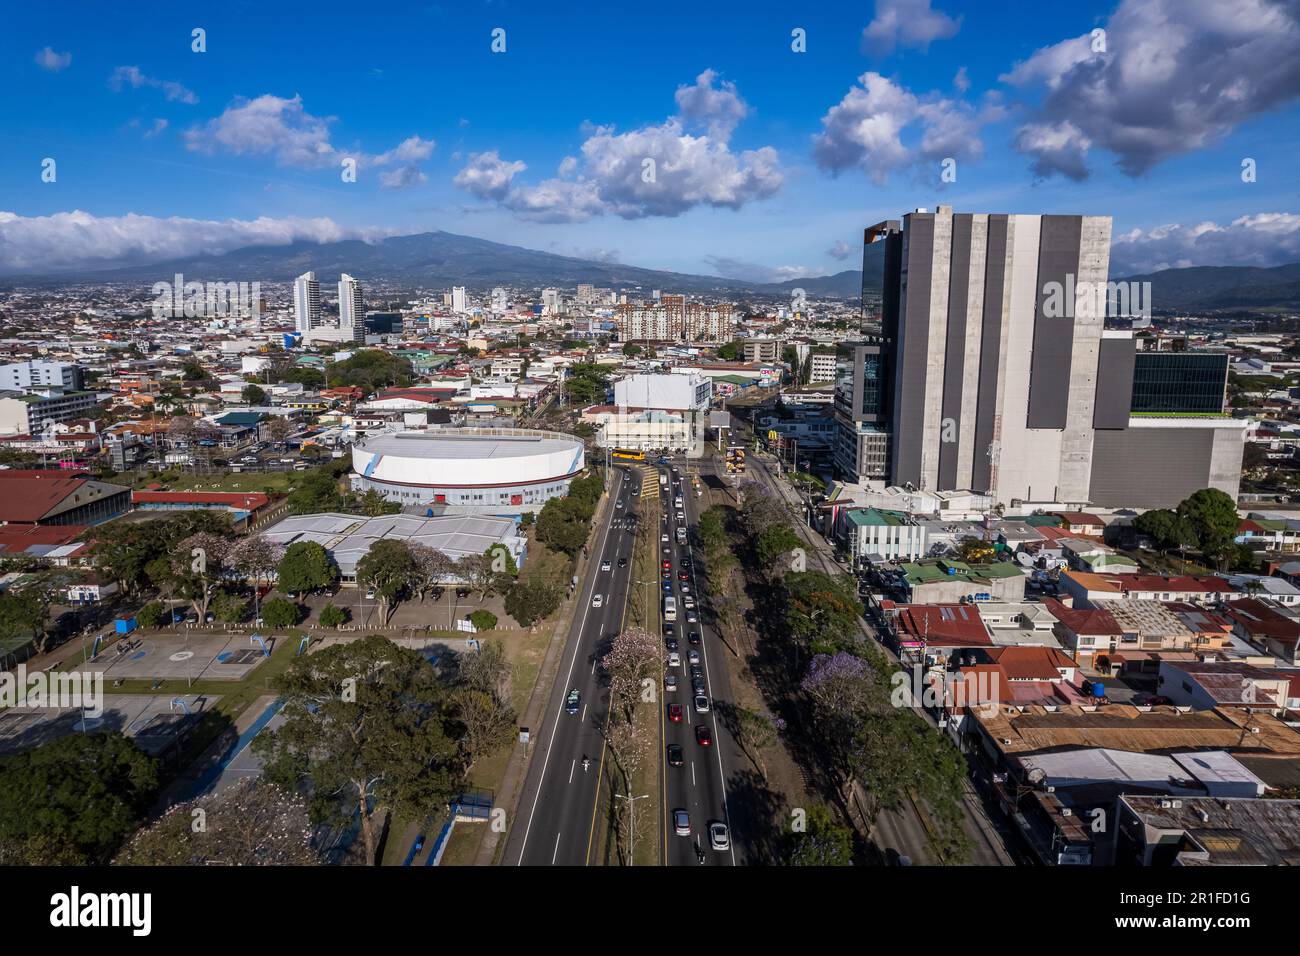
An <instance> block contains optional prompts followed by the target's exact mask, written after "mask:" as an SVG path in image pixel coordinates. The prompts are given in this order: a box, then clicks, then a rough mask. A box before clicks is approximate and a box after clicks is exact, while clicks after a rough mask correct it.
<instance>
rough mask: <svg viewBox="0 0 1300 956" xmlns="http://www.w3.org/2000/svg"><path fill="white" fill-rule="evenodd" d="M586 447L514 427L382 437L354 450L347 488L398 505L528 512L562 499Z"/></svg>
mask: <svg viewBox="0 0 1300 956" xmlns="http://www.w3.org/2000/svg"><path fill="white" fill-rule="evenodd" d="M584 456H585V446H584V445H583V443H582V441H581V440H579V439H577V438H575V437H573V436H572V435H565V434H563V433H561V432H546V431H532V430H527V429H514V428H443V429H429V430H427V431H384V432H378V433H375V434H373V435H368V436H366V437H364V438H361V439H358V440H357V441H356V442H355V443H354V444H353V445H352V470H353V472H354V475H353V487H354V488H356V489H358V490H361V491H365V490H368V489H371V488H373V489H375V490H377V491H379V492H381V493H382V494H383V495H384V496H385V497H386V498H388V499H389V500H391V501H395V502H398V503H399V504H402V505H445V506H447V507H448V508H449V509H452V510H457V511H460V510H468V511H490V512H501V511H506V512H512V511H532V510H536V509H539V508H541V506H542V505H543V504H544V503H545V502H546V501H547V500H549V499H550V498H555V497H560V496H562V495H565V494H567V493H568V489H569V482H570V481H572V480H573V479H574V478H576V477H578V476H579V475H580V474H581V473H582V470H583V467H584Z"/></svg>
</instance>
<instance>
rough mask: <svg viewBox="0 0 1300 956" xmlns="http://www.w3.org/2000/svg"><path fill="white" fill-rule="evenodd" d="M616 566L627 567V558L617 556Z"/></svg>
mask: <svg viewBox="0 0 1300 956" xmlns="http://www.w3.org/2000/svg"><path fill="white" fill-rule="evenodd" d="M618 566H619V567H620V568H625V567H627V558H619V559H618Z"/></svg>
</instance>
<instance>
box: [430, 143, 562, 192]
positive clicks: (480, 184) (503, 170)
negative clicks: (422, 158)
mask: <svg viewBox="0 0 1300 956" xmlns="http://www.w3.org/2000/svg"><path fill="white" fill-rule="evenodd" d="M572 159H573V157H571V156H570V157H567V158H566V159H565V160H564V162H563V163H561V164H560V170H561V174H564V170H565V164H566V163H568V162H569V161H570V160H572ZM574 162H576V160H574ZM527 168H528V166H527V164H525V163H521V162H517V161H516V162H512V163H508V162H506V161H505V160H503V159H502V158H501V156H500V154H499V153H498V152H497V151H496V150H495V149H493V150H489V151H488V152H485V153H470V154H469V162H468V163H466V164H465V167H464V168H463V169H462V170H461V171H460V172H458V173H457V174H456V176H455V178H453V179H452V182H453V183H455V184H456V186H457V187H459V188H460V189H463V190H465V191H466V192H468V193H470V194H471V195H474V196H477V197H478V198H479V199H504V198H505V196H506V194H507V193H508V192H510V184H511V183H512V182H513V181H514V178H515V175H516V174H517V173H522V172H523V171H524V170H525V169H527Z"/></svg>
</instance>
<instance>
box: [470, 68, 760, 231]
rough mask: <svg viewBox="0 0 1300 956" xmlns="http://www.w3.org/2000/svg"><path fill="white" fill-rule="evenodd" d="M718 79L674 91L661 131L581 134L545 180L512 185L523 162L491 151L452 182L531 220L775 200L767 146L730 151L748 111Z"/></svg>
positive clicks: (709, 73)
mask: <svg viewBox="0 0 1300 956" xmlns="http://www.w3.org/2000/svg"><path fill="white" fill-rule="evenodd" d="M717 79H718V78H717V74H716V73H715V72H714V71H713V70H705V71H704V72H703V73H701V74H700V75H699V76H698V77H697V78H696V81H695V83H694V84H693V85H684V86H681V87H678V89H677V93H676V102H677V106H678V110H679V115H677V116H673V117H671V118H669V119H667V120H665V121H664V122H662V123H660V124H656V125H649V126H643V127H640V128H638V129H634V130H629V131H627V132H623V133H620V132H617V131H616V130H615V128H614V127H612V126H589V127H587V128H585V129H584V133H585V135H586V137H587V138H586V139H585V140H584V141H583V143H582V147H581V149H580V151H579V153H580V155H578V156H566V157H565V158H564V160H563V161H562V162H561V163H560V165H559V170H558V173H557V175H556V176H554V177H552V178H550V179H545V180H542V181H541V182H539V183H536V184H528V183H523V182H520V181H519V179H518V175H519V174H520V173H522V172H523V171H524V170H525V169H527V168H528V167H527V166H526V164H524V163H523V162H521V161H518V160H513V161H507V160H503V159H501V157H500V155H499V154H498V152H497V151H496V150H492V151H490V152H483V153H475V154H472V155H471V156H470V159H469V162H468V163H467V164H466V165H465V167H464V168H463V169H461V171H460V172H459V173H457V174H456V177H455V180H454V182H455V184H456V185H457V186H459V187H460V188H461V189H464V190H465V191H467V192H469V193H471V194H472V195H474V196H476V197H478V198H479V199H484V200H491V201H493V202H496V203H498V204H500V205H501V206H502V207H504V208H506V209H509V210H510V211H511V212H513V213H514V214H515V215H516V216H518V217H519V218H521V219H528V220H532V221H535V222H583V221H586V220H588V219H591V218H593V217H595V216H603V215H614V216H620V217H622V218H624V219H641V218H645V217H648V216H666V217H671V216H679V215H681V214H682V213H684V212H686V211H688V210H690V209H693V208H695V207H697V206H712V207H715V208H727V209H739V208H740V207H741V206H743V205H745V204H746V203H749V202H752V201H754V200H757V199H764V198H766V197H768V196H771V195H772V194H773V193H775V192H776V191H777V190H778V189H779V188H780V186H781V183H782V181H783V179H784V173H783V171H782V169H781V165H780V159H779V157H778V155H777V152H776V150H775V149H773V148H772V147H770V146H764V147H761V148H759V149H753V150H744V151H741V152H735V151H733V150H732V149H731V147H730V139H731V133H732V132H733V130H734V129H735V126H736V124H737V123H738V122H740V120H741V119H743V118H744V117H745V116H747V115H748V113H749V107H748V106H746V105H745V103H744V101H743V100H741V98H740V96H739V94H738V93H737V92H736V88H735V86H734V84H731V83H727V82H723V83H721V84H720V85H719V84H718V83H717ZM695 129H698V130H701V131H702V132H692V130H695Z"/></svg>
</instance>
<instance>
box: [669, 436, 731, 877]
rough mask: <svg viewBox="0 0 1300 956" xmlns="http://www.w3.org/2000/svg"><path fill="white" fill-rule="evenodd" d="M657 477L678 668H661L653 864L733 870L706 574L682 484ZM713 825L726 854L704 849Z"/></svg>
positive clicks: (720, 691)
mask: <svg viewBox="0 0 1300 956" xmlns="http://www.w3.org/2000/svg"><path fill="white" fill-rule="evenodd" d="M675 464H676V466H677V467H678V468H683V466H684V465H685V464H686V462H685V461H683V460H678V461H676V462H675ZM692 464H694V462H692ZM661 473H667V474H669V477H670V479H671V481H670V484H669V485H668V487H667V488H665V489H664V492H663V494H662V496H661V498H660V505H661V511H662V512H663V514H665V515H667V516H668V520H667V521H665V522H663V523H661V525H660V527H661V529H663V530H664V531H665V532H666V533H667V534H668V536H669V538H670V539H671V540H670V542H669V544H667V545H665V544H664V543H663V542H662V540H661V542H660V545H659V548H660V566H661V567H662V563H663V561H664V560H669V561H671V562H672V567H671V569H670V570H671V572H672V578H671V582H672V587H673V591H672V593H673V595H674V596H675V597H676V600H677V621H676V622H675V630H676V636H677V639H678V652H679V654H680V656H681V664H680V666H678V667H673V668H669V671H671V672H672V673H675V674H676V676H677V680H678V687H677V690H676V691H673V692H671V693H668V692H665V693H664V694H663V699H664V705H663V707H661V708H660V724H661V733H662V741H663V747H662V749H661V754H660V757H661V759H660V763H661V766H662V768H663V795H662V800H661V803H662V807H663V815H664V819H663V822H662V824H661V831H660V832H661V833H662V834H663V840H662V848H661V852H662V856H661V858H660V859H661V862H663V863H664V864H665V865H668V866H697V865H699V860H698V857H697V847H698V848H700V849H702V850H703V852H704V864H705V865H707V866H735V865H736V862H737V858H738V856H742V854H740V852H739V851H738V849H737V840H736V836H735V834H734V833H732V832H731V831H732V826H731V818H730V812H729V808H728V806H727V789H726V779H727V776H726V770H725V766H724V765H730V766H732V767H734V766H735V765H736V762H737V761H738V760H739V759H740V756H741V754H740V748H739V747H738V746H737V745H736V743H735V741H734V740H733V739H732V736H731V734H730V733H729V732H728V730H727V728H726V726H725V725H724V724H723V723H722V722H721V721H719V720H718V711H717V707H716V705H717V704H718V702H719V701H721V702H723V703H724V704H725V703H726V702H728V701H730V700H731V699H732V697H731V682H730V676H729V674H728V672H727V667H726V663H725V662H724V661H723V660H722V657H721V655H722V654H723V653H725V651H724V650H723V647H722V644H721V642H720V640H719V639H718V636H717V634H716V633H715V632H714V630H713V628H712V627H710V626H709V624H708V623H707V622H708V621H709V620H711V619H712V616H711V613H710V609H709V600H708V597H707V592H708V578H707V568H704V567H703V566H702V555H701V553H700V550H699V549H698V548H697V547H695V545H696V544H697V542H698V536H697V535H698V532H697V525H698V522H699V513H698V503H697V502H696V499H695V496H694V494H693V493H692V492H691V487H690V479H689V477H688V476H686V475H684V474H677V475H674V474H672V473H671V471H670V469H669V468H667V467H661ZM678 494H680V495H681V497H682V508H681V509H678V508H677V507H676V506H675V505H674V503H673V502H674V499H675V497H676V496H677V495H678ZM679 510H680V511H681V513H682V514H683V515H684V517H685V522H681V521H678V519H677V513H678V511H679ZM683 523H684V524H685V525H686V527H687V529H688V530H687V543H686V544H684V545H680V544H678V543H677V538H676V529H677V528H678V527H679V526H680V525H682V524H683ZM665 547H667V548H668V549H669V551H670V553H669V554H664V553H663V549H664V548H665ZM684 558H690V559H691V562H692V563H691V567H690V568H689V569H687V570H686V574H687V580H686V581H685V582H683V581H682V580H681V579H680V577H679V575H680V574H681V572H682V570H683V568H682V560H683V559H684ZM683 585H689V587H690V592H689V594H690V596H692V597H694V598H695V600H696V602H697V603H698V605H699V607H698V608H697V610H696V616H697V617H699V618H700V620H699V621H697V622H695V623H691V622H688V621H687V619H686V616H687V609H686V608H685V606H684V601H685V599H686V597H687V592H686V591H685V590H684V588H683ZM665 594H666V592H665V591H663V589H662V586H661V588H660V597H661V599H662V597H663V596H664V595H665ZM692 632H697V633H699V635H700V643H699V644H698V645H693V644H691V643H690V642H689V635H690V634H691V633H692ZM692 650H695V651H697V652H698V654H699V657H700V662H699V665H698V666H699V667H700V668H701V670H702V671H703V677H704V682H705V696H706V697H708V698H709V709H708V711H706V712H704V713H699V712H697V711H696V708H695V705H694V703H693V701H694V697H695V695H694V693H693V692H692V690H691V664H690V659H689V654H690V652H691V651H692ZM671 704H678V705H680V706H681V708H682V720H681V722H680V723H677V722H673V721H670V720H668V717H667V712H668V706H669V705H671ZM699 727H707V728H708V729H709V731H710V732H711V734H712V737H713V742H712V743H711V744H710V745H708V746H702V745H700V744H699V743H698V742H697V740H696V730H697V728H699ZM673 744H675V745H678V746H680V747H681V749H682V761H683V762H682V766H680V767H674V766H670V765H669V763H668V759H667V748H668V746H669V745H673ZM677 809H684V810H686V812H687V814H688V816H689V819H690V829H691V834H690V836H681V835H678V834H677V832H676V827H675V826H674V820H673V811H674V810H677ZM715 821H717V822H721V823H724V824H726V825H727V829H728V831H729V834H730V840H729V842H730V846H729V848H728V849H726V850H714V849H713V848H712V847H711V845H710V840H709V829H708V828H709V824H710V823H713V822H715ZM742 858H743V856H742Z"/></svg>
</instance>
